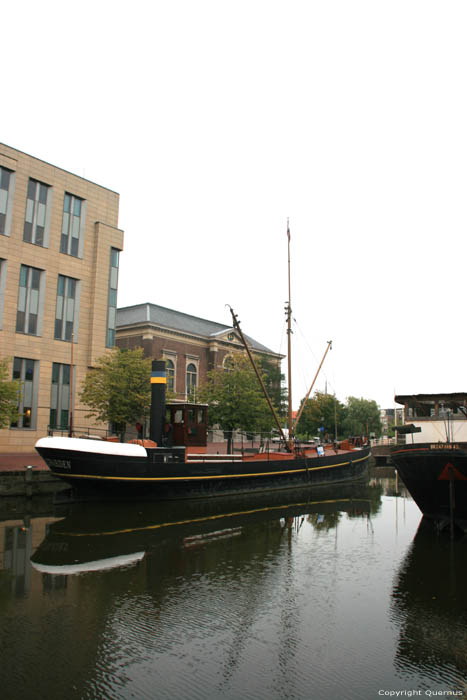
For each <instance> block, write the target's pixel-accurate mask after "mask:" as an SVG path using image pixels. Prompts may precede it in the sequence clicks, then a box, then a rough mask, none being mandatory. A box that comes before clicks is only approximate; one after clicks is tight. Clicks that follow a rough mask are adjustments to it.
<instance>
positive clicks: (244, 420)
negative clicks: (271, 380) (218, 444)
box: [198, 354, 274, 433]
mask: <svg viewBox="0 0 467 700" xmlns="http://www.w3.org/2000/svg"><path fill="white" fill-rule="evenodd" d="M198 400H199V401H200V402H202V403H207V404H209V412H208V415H209V424H210V425H211V426H213V425H219V426H220V428H221V429H222V430H226V431H234V430H243V431H247V432H252V433H253V432H269V431H270V430H271V429H272V426H273V424H274V418H273V417H272V414H271V410H270V408H269V406H268V404H267V402H266V399H265V398H264V395H263V393H262V391H261V388H260V386H259V382H258V379H257V377H256V375H255V373H254V370H253V368H252V367H251V365H250V362H249V360H248V358H247V357H245V356H244V355H240V354H239V355H235V357H233V358H232V361H231V363H230V364H229V369H219V368H217V369H214V370H211V371H210V372H208V374H207V379H206V382H205V383H204V384H203V385H201V386H200V389H199V392H198Z"/></svg>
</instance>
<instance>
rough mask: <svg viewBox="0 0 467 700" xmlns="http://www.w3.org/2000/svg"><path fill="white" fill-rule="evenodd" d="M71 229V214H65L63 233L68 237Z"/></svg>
mask: <svg viewBox="0 0 467 700" xmlns="http://www.w3.org/2000/svg"><path fill="white" fill-rule="evenodd" d="M69 227H70V215H69V214H66V213H65V214H63V221H62V233H63V234H65V235H66V236H68V229H69Z"/></svg>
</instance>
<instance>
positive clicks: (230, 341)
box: [116, 304, 282, 401]
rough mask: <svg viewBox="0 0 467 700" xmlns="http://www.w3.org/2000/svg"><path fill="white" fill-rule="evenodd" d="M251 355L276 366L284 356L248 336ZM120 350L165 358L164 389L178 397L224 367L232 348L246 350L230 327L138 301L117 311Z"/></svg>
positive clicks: (185, 396)
mask: <svg viewBox="0 0 467 700" xmlns="http://www.w3.org/2000/svg"><path fill="white" fill-rule="evenodd" d="M247 342H248V343H249V345H250V347H251V349H252V351H253V353H255V354H256V355H258V356H263V357H267V358H268V359H269V360H271V361H272V362H274V363H277V365H280V362H281V359H282V355H279V354H278V353H275V352H273V351H272V350H269V348H267V347H265V346H264V345H261V343H258V341H256V340H254V339H253V338H250V337H248V338H247ZM116 344H117V346H118V347H120V348H126V349H134V348H138V347H141V348H143V350H144V354H145V356H146V357H152V358H153V359H164V360H165V361H166V366H167V389H168V392H170V395H172V396H173V397H174V398H175V399H176V400H180V401H184V400H186V399H188V398H189V397H192V396H193V395H196V389H197V387H198V386H199V385H200V383H202V382H203V380H204V379H205V378H206V374H207V372H208V371H209V370H210V369H213V368H216V367H225V366H226V363H228V362H229V358H230V357H232V354H233V353H235V352H244V348H243V344H242V342H241V339H240V336H239V334H238V332H237V331H236V330H235V329H234V328H232V327H231V326H226V325H224V324H221V323H216V322H215V321H208V320H206V319H203V318H198V317H196V316H191V315H189V314H185V313H182V312H181V311H174V310H173V309H167V308H165V307H163V306H157V305H156V304H138V305H136V306H128V307H125V308H121V309H118V310H117V339H116Z"/></svg>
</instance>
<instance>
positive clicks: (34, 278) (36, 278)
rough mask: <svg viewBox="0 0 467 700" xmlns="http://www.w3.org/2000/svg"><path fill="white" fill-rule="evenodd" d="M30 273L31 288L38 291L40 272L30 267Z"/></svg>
mask: <svg viewBox="0 0 467 700" xmlns="http://www.w3.org/2000/svg"><path fill="white" fill-rule="evenodd" d="M31 273H32V277H31V287H32V288H33V289H39V282H40V279H41V271H40V270H38V269H36V268H35V267H32V268H31Z"/></svg>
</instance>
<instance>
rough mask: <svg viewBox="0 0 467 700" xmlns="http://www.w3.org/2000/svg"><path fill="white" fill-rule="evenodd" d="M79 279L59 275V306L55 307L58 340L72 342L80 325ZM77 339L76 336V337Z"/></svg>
mask: <svg viewBox="0 0 467 700" xmlns="http://www.w3.org/2000/svg"><path fill="white" fill-rule="evenodd" d="M78 290H79V280H75V279H73V277H65V276H64V275H59V276H58V284H57V306H56V309H55V333H54V337H55V339H56V340H67V341H69V342H71V340H72V338H73V336H74V335H76V332H75V329H76V328H77V326H78V299H79V293H78ZM75 340H76V338H75Z"/></svg>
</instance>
